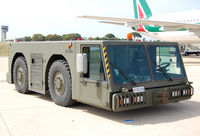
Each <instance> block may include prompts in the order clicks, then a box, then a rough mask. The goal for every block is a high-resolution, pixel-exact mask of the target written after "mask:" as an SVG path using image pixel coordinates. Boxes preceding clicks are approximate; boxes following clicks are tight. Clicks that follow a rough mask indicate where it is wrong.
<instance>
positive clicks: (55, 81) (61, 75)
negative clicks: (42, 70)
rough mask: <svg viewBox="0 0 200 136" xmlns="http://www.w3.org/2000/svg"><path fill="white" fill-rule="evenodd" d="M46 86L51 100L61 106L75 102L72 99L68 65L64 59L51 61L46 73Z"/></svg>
mask: <svg viewBox="0 0 200 136" xmlns="http://www.w3.org/2000/svg"><path fill="white" fill-rule="evenodd" d="M48 86H49V92H50V95H51V98H52V100H53V101H54V102H55V103H56V104H58V105H61V106H71V105H74V104H75V101H74V100H73V99H72V79H71V73H70V69H69V65H68V63H67V62H66V61H65V60H57V61H55V62H53V64H52V65H51V67H50V70H49V74H48Z"/></svg>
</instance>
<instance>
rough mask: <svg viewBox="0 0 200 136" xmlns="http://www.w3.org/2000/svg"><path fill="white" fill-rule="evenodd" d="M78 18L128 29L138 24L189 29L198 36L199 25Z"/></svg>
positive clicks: (122, 19)
mask: <svg viewBox="0 0 200 136" xmlns="http://www.w3.org/2000/svg"><path fill="white" fill-rule="evenodd" d="M78 17H79V18H86V19H95V20H101V21H100V22H101V23H108V24H115V25H126V26H129V27H137V26H138V25H139V24H142V25H153V26H163V27H164V28H166V29H167V30H170V31H176V30H180V29H189V31H191V32H194V33H196V34H197V35H198V36H200V32H199V31H200V24H186V23H176V22H165V21H154V20H139V19H126V18H115V17H99V16H78Z"/></svg>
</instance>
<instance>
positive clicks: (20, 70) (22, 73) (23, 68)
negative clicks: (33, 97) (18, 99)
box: [13, 57, 30, 94]
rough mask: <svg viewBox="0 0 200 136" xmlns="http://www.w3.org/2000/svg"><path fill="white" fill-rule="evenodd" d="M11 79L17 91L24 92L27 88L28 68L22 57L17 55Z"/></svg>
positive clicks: (26, 91) (27, 91)
mask: <svg viewBox="0 0 200 136" xmlns="http://www.w3.org/2000/svg"><path fill="white" fill-rule="evenodd" d="M13 81H14V84H15V88H16V90H17V91H18V92H20V93H23V94H26V93H29V92H30V91H29V90H28V68H27V63H26V60H25V58H24V57H18V58H17V59H16V60H15V63H14V66H13Z"/></svg>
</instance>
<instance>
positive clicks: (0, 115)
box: [0, 113, 12, 136]
mask: <svg viewBox="0 0 200 136" xmlns="http://www.w3.org/2000/svg"><path fill="white" fill-rule="evenodd" d="M0 117H1V119H2V121H3V123H4V125H5V126H6V129H7V131H8V133H9V135H10V136H12V134H11V132H10V130H9V128H8V125H7V124H6V121H5V120H4V118H3V116H2V114H1V113H0Z"/></svg>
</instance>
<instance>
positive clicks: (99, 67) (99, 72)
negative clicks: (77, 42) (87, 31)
mask: <svg viewBox="0 0 200 136" xmlns="http://www.w3.org/2000/svg"><path fill="white" fill-rule="evenodd" d="M83 53H86V54H87V59H88V73H86V74H84V75H83V77H85V78H89V79H92V80H105V76H104V70H103V63H102V59H101V58H102V57H101V51H100V48H99V46H90V47H83Z"/></svg>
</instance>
